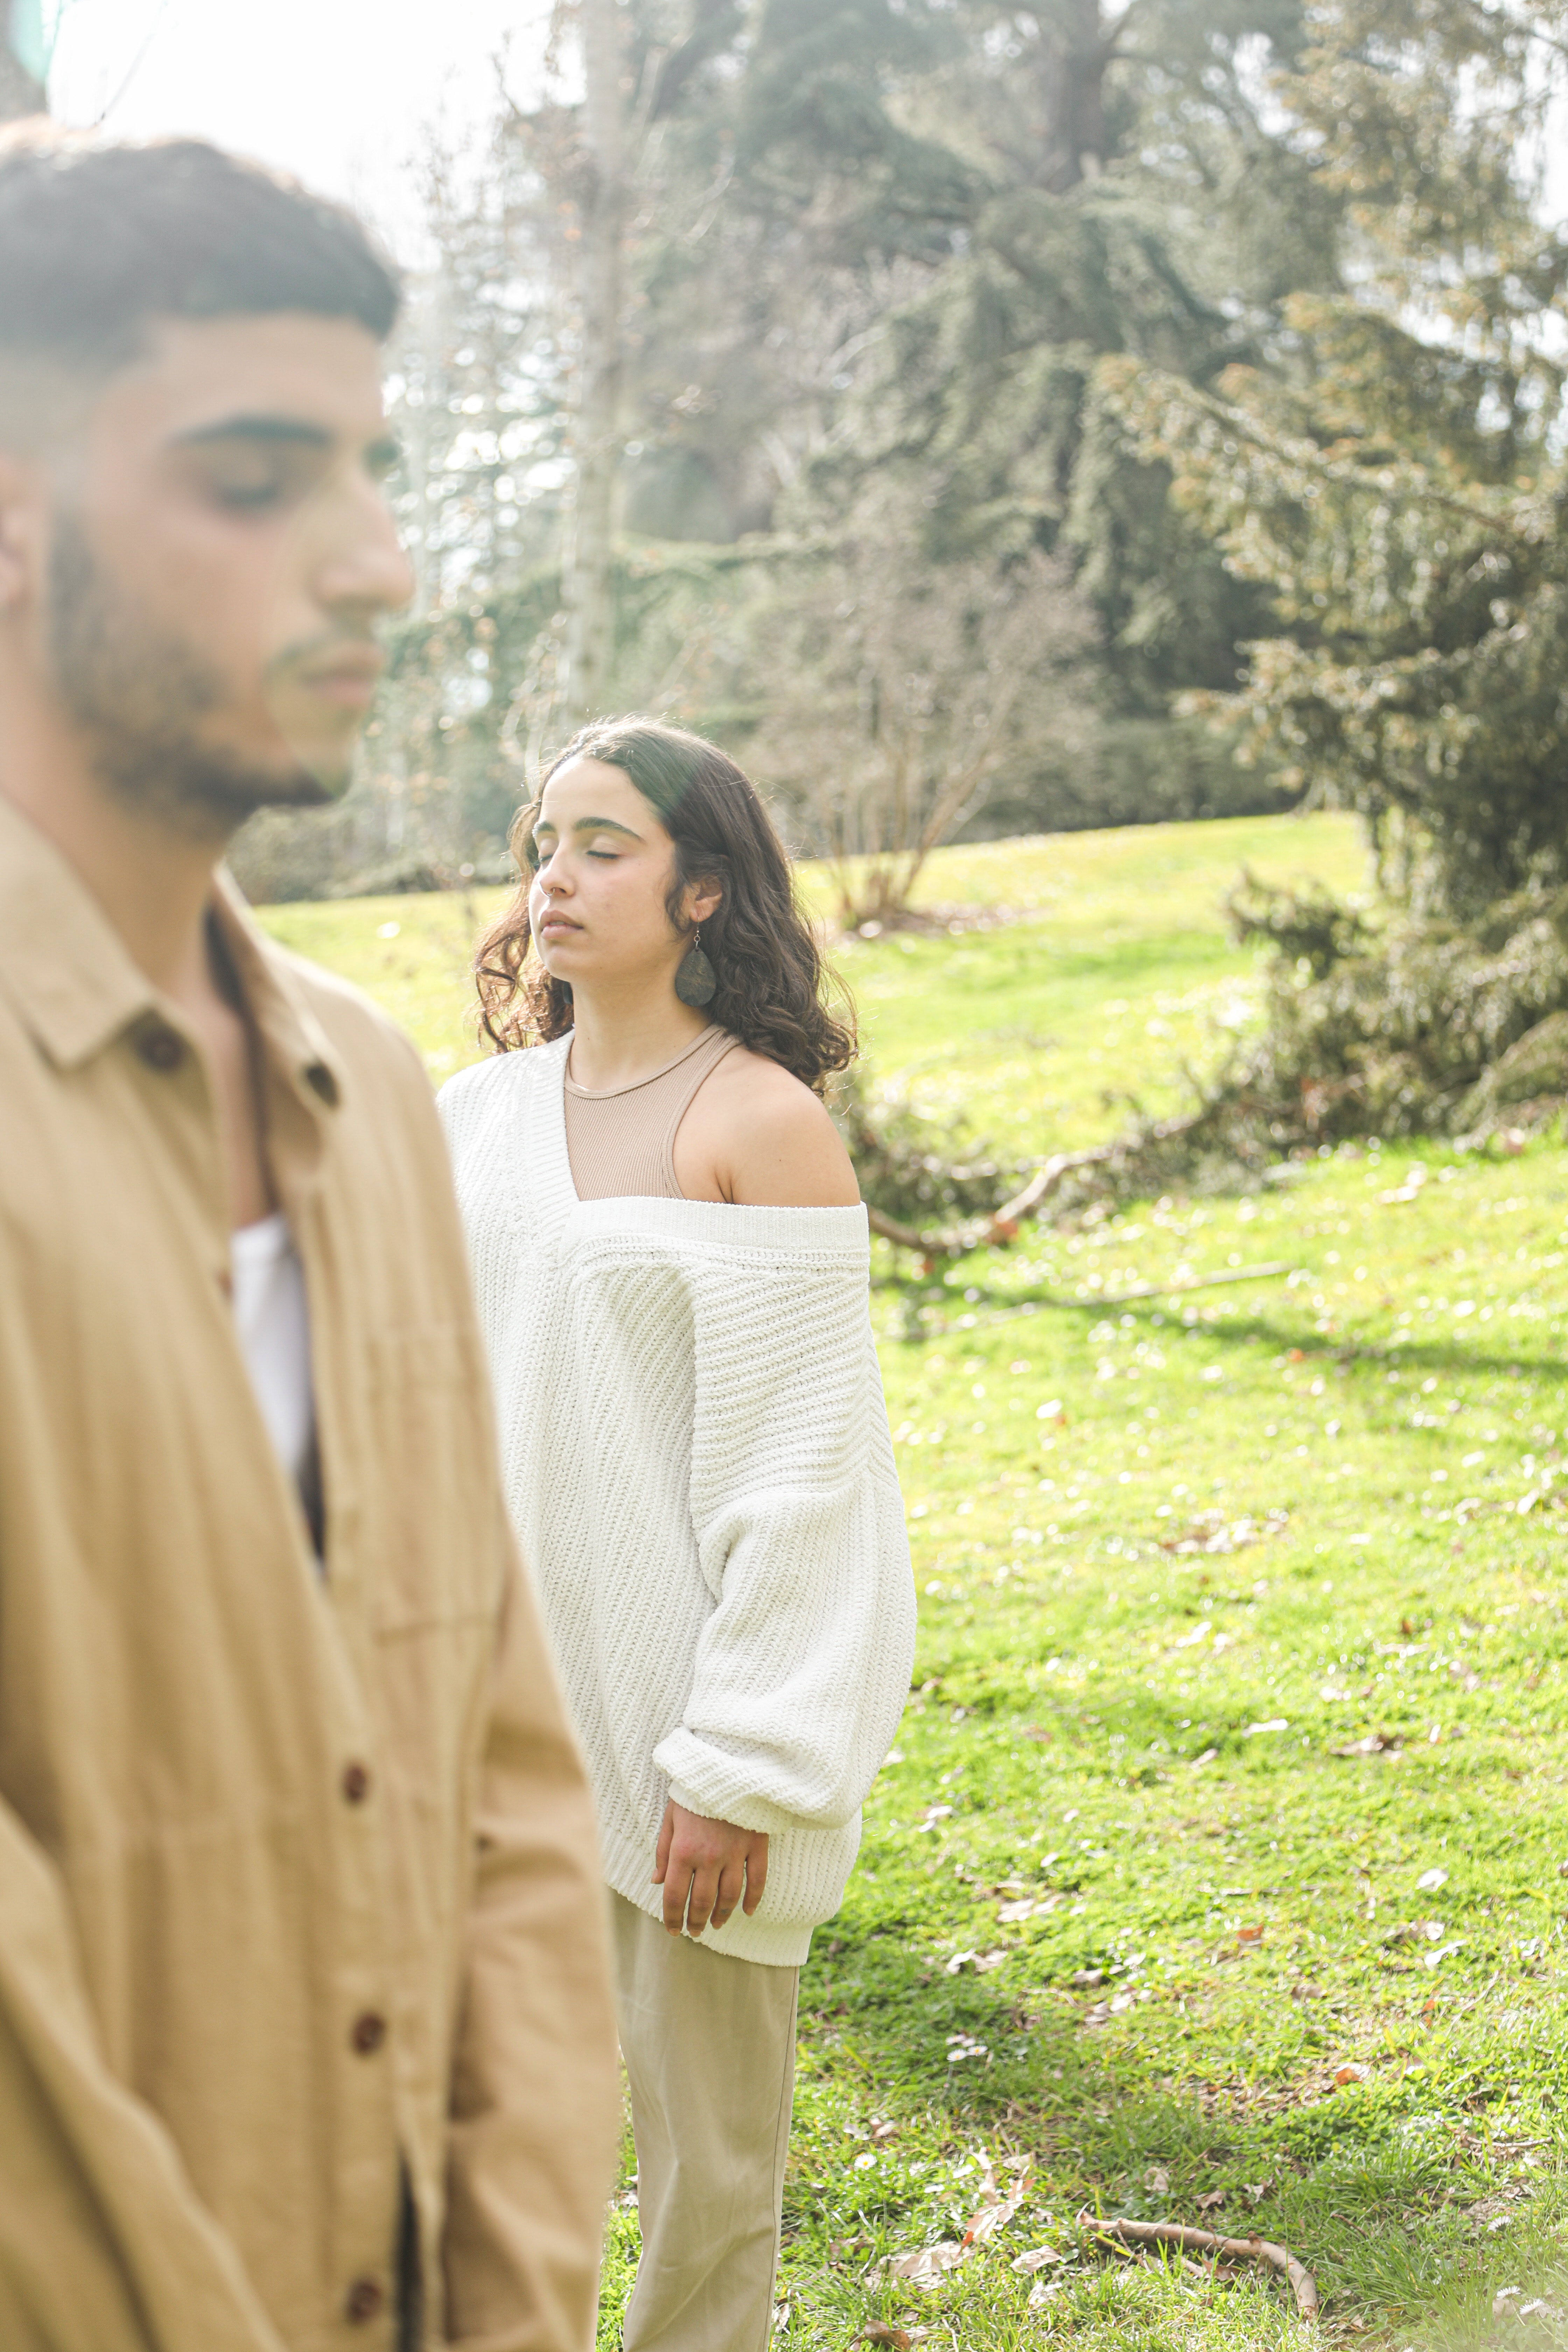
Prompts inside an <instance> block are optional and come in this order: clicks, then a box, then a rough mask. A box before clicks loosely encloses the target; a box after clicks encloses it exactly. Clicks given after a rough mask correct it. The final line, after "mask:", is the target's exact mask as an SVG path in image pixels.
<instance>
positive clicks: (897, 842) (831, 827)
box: [752, 494, 1094, 927]
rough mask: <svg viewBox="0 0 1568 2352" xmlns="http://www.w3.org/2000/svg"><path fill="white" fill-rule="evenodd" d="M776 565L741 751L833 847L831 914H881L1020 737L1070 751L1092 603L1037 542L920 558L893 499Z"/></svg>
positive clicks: (886, 914) (897, 908)
mask: <svg viewBox="0 0 1568 2352" xmlns="http://www.w3.org/2000/svg"><path fill="white" fill-rule="evenodd" d="M790 571H791V572H792V573H794V574H795V576H793V577H791V576H787V575H786V578H785V580H784V582H783V583H781V585H780V588H779V590H778V592H777V602H776V614H777V624H778V625H777V626H776V628H775V629H774V630H773V631H770V632H769V636H770V641H771V644H772V647H773V685H772V688H771V691H770V693H769V697H768V706H767V716H766V718H765V719H763V723H762V725H761V727H760V728H759V730H758V732H757V734H756V736H755V738H754V739H753V744H752V758H753V761H754V762H755V764H756V765H757V767H758V771H759V772H760V773H761V774H762V775H763V777H764V778H765V780H766V781H767V782H768V783H769V784H770V785H771V786H773V788H775V789H777V790H779V791H781V792H782V793H783V794H784V796H785V797H786V798H787V799H788V800H789V802H790V803H791V804H792V805H793V807H794V808H795V811H796V813H797V815H798V817H799V819H800V821H801V822H802V824H803V825H804V829H805V836H806V841H807V844H808V845H809V846H810V847H811V848H812V849H814V850H816V851H817V852H818V853H819V854H822V855H825V856H827V857H828V858H829V859H830V860H831V862H832V866H833V871H834V876H835V879H836V883H837V895H838V905H839V912H840V917H841V919H842V920H843V921H844V922H845V923H846V925H848V926H864V925H866V924H868V923H870V924H874V925H876V926H878V927H880V926H882V925H884V924H887V923H889V922H894V921H897V920H898V919H900V917H902V916H903V915H904V914H905V913H906V911H907V909H908V908H909V904H910V895H911V893H912V891H913V888H914V886H915V883H916V881H917V880H918V878H919V877H920V874H921V869H922V867H923V866H924V865H925V862H926V859H927V858H928V857H929V856H930V855H931V851H932V850H933V849H935V848H937V847H938V846H939V845H941V844H942V842H943V841H945V840H947V839H948V838H949V837H950V836H951V835H952V833H953V832H954V831H955V830H956V828H957V827H958V826H959V825H960V824H963V822H964V821H965V820H966V819H967V818H970V817H973V815H974V814H977V812H978V811H979V810H980V808H981V807H982V806H983V805H984V800H985V796H986V794H987V792H988V791H989V789H990V787H991V786H992V784H993V782H994V780H995V778H996V776H997V774H998V772H1000V771H1001V769H1002V768H1003V766H1004V764H1005V761H1006V760H1007V758H1008V756H1009V754H1010V753H1011V752H1013V751H1015V750H1016V745H1017V743H1018V740H1019V738H1020V736H1021V735H1022V736H1026V737H1027V736H1029V735H1037V734H1038V733H1040V732H1041V731H1043V730H1047V729H1048V730H1051V731H1052V732H1053V733H1055V735H1056V736H1057V738H1058V742H1059V743H1061V744H1062V745H1063V748H1064V749H1065V748H1067V747H1068V745H1070V744H1071V743H1072V742H1073V740H1075V739H1076V740H1077V741H1078V743H1079V746H1080V747H1081V745H1082V742H1083V740H1084V738H1085V736H1086V735H1087V733H1088V732H1089V730H1088V727H1087V725H1086V722H1085V719H1084V715H1083V706H1084V699H1085V697H1084V674H1085V660H1086V656H1087V655H1088V653H1089V649H1090V646H1092V643H1093V635H1094V631H1093V618H1092V614H1091V613H1090V611H1089V607H1088V606H1087V604H1085V602H1084V600H1083V599H1082V598H1081V597H1079V596H1077V595H1076V594H1075V593H1074V591H1073V589H1072V586H1071V583H1070V580H1069V578H1068V574H1067V571H1066V567H1065V566H1064V565H1063V564H1062V563H1061V562H1053V561H1052V560H1051V559H1049V558H1047V557H1046V556H1044V555H1042V554H1040V552H1039V551H1037V550H1035V549H1031V550H1027V551H1025V552H1024V553H1022V554H1021V555H1019V556H1018V557H1017V558H1016V560H1014V561H1013V562H1008V563H1005V564H998V563H994V562H988V561H984V560H971V561H969V562H953V563H949V564H943V565H937V566H928V565H922V564H921V562H919V560H918V556H917V553H916V545H915V543H914V535H913V533H912V531H911V530H910V520H909V518H908V516H907V514H901V513H900V511H899V506H898V501H897V500H896V499H895V498H894V497H893V496H892V495H890V494H884V495H882V496H880V497H877V498H872V499H868V500H867V501H866V503H865V505H864V506H863V508H862V509H861V511H860V513H859V514H858V517H857V518H856V521H855V525H854V527H853V528H852V529H851V530H847V531H846V532H845V533H844V534H843V535H842V536H841V537H840V538H839V539H838V540H837V541H836V542H835V543H833V544H832V545H831V546H830V547H828V548H826V549H825V550H822V551H817V552H815V553H812V554H808V555H805V556H803V557H802V558H800V559H799V561H798V562H797V563H796V564H795V565H792V566H791V567H790Z"/></svg>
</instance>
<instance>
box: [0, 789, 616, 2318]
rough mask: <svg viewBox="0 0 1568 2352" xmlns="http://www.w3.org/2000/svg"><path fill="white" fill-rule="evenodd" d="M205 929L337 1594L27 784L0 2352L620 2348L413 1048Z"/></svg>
mask: <svg viewBox="0 0 1568 2352" xmlns="http://www.w3.org/2000/svg"><path fill="white" fill-rule="evenodd" d="M217 919H218V921H219V922H220V924H221V926H222V929H223V930H224V932H225V935H226V939H227V940H228V943H229V947H230V950H231V953H232V955H233V958H234V961H235V963H236V966H237V971H238V974H239V977H240V982H241V985H242V987H243V989H244V991H245V993H246V997H247V1003H248V1004H249V1006H250V1008H251V1010H252V1013H253V1014H254V1017H255V1020H256V1023H257V1025H258V1031H259V1034H260V1036H261V1039H262V1041H263V1052H264V1057H265V1077H264V1087H265V1095H266V1112H267V1124H268V1141H269V1149H270V1152H271V1157H272V1160H273V1165H274V1170H275V1173H276V1179H277V1182H278V1185H279V1192H280V1193H281V1195H282V1202H283V1206H284V1207H285V1208H286V1210H287V1212H288V1214H289V1219H290V1222H291V1223H292V1226H293V1231H294V1234H295V1237H296V1240H297V1242H298V1244H299V1247H300V1254H301V1256H302V1258H303V1261H304V1265H305V1274H306V1282H307V1287H308V1292H309V1299H310V1318H311V1333H312V1344H313V1350H314V1360H315V1382H316V1398H317V1409H318V1415H319V1423H320V1437H321V1469H322V1478H323V1484H324V1490H325V1572H324V1574H323V1573H322V1572H321V1570H320V1569H319V1567H318V1563H317V1561H316V1559H315V1558H314V1555H313V1553H312V1549H311V1547H310V1539H309V1536H308V1533H307V1528H306V1524H305V1520H304V1517H303V1514H302V1512H301V1510H300V1505H299V1502H298V1499H297V1497H296V1495H295V1493H294V1490H293V1488H292V1486H291V1485H290V1484H289V1481H288V1480H287V1479H286V1478H285V1476H284V1474H283V1472H282V1470H281V1469H280V1467H279V1463H278V1460H277V1458H276V1456H275V1454H274V1453H273V1450H272V1447H271V1444H270V1443H269V1441H268V1435H267V1432H266V1428H265V1426H264V1424H263V1423H262V1421H261V1418H260V1416H259V1414H258V1411H257V1408H256V1405H255V1403H254V1402H253V1398H252V1393H251V1390H250V1387H249V1383H248V1381H247V1375H246V1370H245V1366H244V1363H243V1361H242V1360H241V1357H240V1354H239V1350H238V1348H237V1344H236V1339H235V1333H234V1328H233V1323H232V1318H231V1314H230V1307H229V1300H228V1297H227V1292H226V1286H227V1278H228V1237H227V1232H226V1214H225V1205H224V1189H223V1181H222V1172H221V1169H220V1163H219V1157H218V1139H217V1134H216V1127H215V1122H214V1118H213V1113H212V1108H211V1104H210V1099H209V1097H208V1093H207V1088H206V1082H205V1075H204V1068H203V1064H202V1061H201V1057H200V1055H199V1054H198V1053H197V1052H196V1050H195V1047H194V1045H193V1043H192V1041H191V1039H190V1038H189V1036H188V1035H186V1034H184V1033H183V1032H182V1030H181V1027H180V1024H179V1021H178V1018H177V1016H176V1015H175V1014H174V1012H173V1010H172V1008H171V1007H170V1006H169V1005H167V1004H166V1003H163V1002H162V1001H161V1000H160V999H159V998H158V996H157V995H156V993H155V992H154V991H153V989H152V987H151V986H150V985H149V983H148V982H146V981H145V980H144V979H143V978H142V975H141V973H140V972H139V971H138V970H137V969H136V967H135V966H134V965H133V964H132V962H131V961H130V959H129V957H128V956H127V954H126V952H125V950H124V949H123V948H122V947H121V944H120V941H119V940H118V938H117V936H116V935H115V933H114V932H113V931H112V929H110V926H109V924H108V922H107V921H106V920H105V919H104V917H103V916H102V914H101V913H100V910H99V909H98V908H97V906H96V904H95V903H94V901H93V900H92V899H91V898H89V895H88V893H87V891H86V890H85V889H84V887H82V885H81V884H80V883H79V881H78V879H77V878H76V877H75V876H74V874H73V873H72V872H71V870H70V869H69V868H68V866H67V865H66V864H65V863H64V861H63V860H62V859H61V858H60V857H59V856H58V855H57V853H56V852H55V851H54V849H53V848H52V847H51V846H50V845H48V844H47V842H46V841H45V840H44V839H43V838H42V837H41V836H40V835H38V834H37V831H36V830H34V828H32V827H31V826H30V825H29V824H26V822H25V821H24V820H23V819H22V818H21V817H20V816H19V815H18V814H16V811H15V810H13V809H11V808H10V807H9V806H8V805H7V804H6V803H5V802H4V801H0V2346H3V2347H5V2352H285V2347H286V2352H362V2347H363V2352H383V2348H384V2347H390V2346H391V2345H392V2343H393V2342H394V2340H395V2327H396V2325H397V2315H396V2311H395V2305H396V2304H397V2302H398V2289H397V2282H396V2278H395V2239H396V2234H397V2231H398V2226H399V2214H400V2208H401V2194H400V2186H399V2177H400V2169H402V2168H406V2173H407V2176H408V2179H409V2181H410V2183H411V2186H412V2189H413V2193H414V2198H415V2200H416V2205H417V2210H418V2214H419V2221H420V2240H421V2252H422V2267H423V2273H424V2280H425V2288H426V2335H425V2339H424V2340H425V2341H426V2342H427V2343H428V2344H432V2345H434V2344H437V2343H446V2342H447V2341H449V2342H451V2343H452V2344H455V2345H465V2346H466V2345H469V2344H472V2345H473V2346H475V2347H479V2346H480V2345H482V2346H483V2347H485V2352H574V2347H584V2346H586V2345H587V2344H588V2343H589V2342H590V2340H591V2337H592V2327H593V2320H592V2313H593V2299H594V2284H595V2266H596V2259H597V2252H598V2235H599V2225H600V2219H601V2214H602V2209H603V2202H604V2199H605V2194H606V2192H607V2189H608V2187H609V2184H610V2170H611V2163H612V2158H613V2149H614V2142H615V2137H616V2125H617V2120H618V2102H617V2097H616V2080H615V2044H614V2037H613V2028H612V2023H611V2014H610V2006H609V1995H608V1990H607V1982H606V1973H605V1954H604V1948H603V1937H604V1928H603V1919H602V1904H603V1896H602V1895H601V1892H600V1889H599V1885H598V1864H597V1853H596V1844H595V1832H594V1827H593V1822H592V1820H591V1815H590V1806H589V1800H588V1797H587V1793H586V1788H585V1784H584V1775H583V1770H582V1766H581V1763H580V1761H579V1758H578V1755H577V1752H576V1749H575V1748H574V1743H573V1741H572V1738H571V1737H570V1734H569V1733H568V1731H567V1728H566V1725H565V1721H564V1718H563V1713H562V1707H561V1702H560V1699H559V1696H558V1695H557V1690H556V1685H555V1680H554V1677H553V1675H552V1670H551V1668H550V1665H549V1663H548V1661H547V1658H546V1654H545V1651H544V1647H543V1643H542V1635H541V1632H540V1626H539V1621H538V1617H537V1614H536V1612H535V1607H534V1602H533V1599H532V1596H531V1591H530V1589H529V1587H528V1586H527V1584H526V1582H525V1581H524V1580H522V1579H521V1577H520V1575H519V1573H518V1570H517V1565H516V1560H515V1557H514V1553H513V1550H512V1548H511V1543H510V1537H509V1534H508V1530H507V1526H506V1520H505V1515H504V1511H503V1508H502V1504H501V1499H500V1486H499V1482H498V1477H497V1472H496V1468H495V1465H494V1460H493V1453H494V1445H493V1437H492V1432H491V1425H490V1411H489V1400H488V1394H487V1390H486V1381H485V1375H484V1371H483V1368H482V1359H481V1355H480V1350H479V1340H478V1338H477V1335H476V1331H475V1326H474V1320H473V1314H472V1309H471V1307H470V1302H469V1296H468V1274H467V1268H466V1265H465V1259H464V1250H463V1243H462V1239H461V1235H460V1234H459V1231H458V1223H457V1217H456V1213H455V1210H454V1207H453V1203H452V1200H451V1193H450V1186H449V1182H448V1178H447V1160H446V1153H445V1150H444V1147H443V1144H442V1139H441V1135H440V1130H439V1129H438V1127H437V1120H436V1116H435V1111H434V1108H433V1107H432V1104H431V1101H430V1097H429V1091H428V1088H427V1087H426V1081H425V1078H424V1076H423V1073H422V1072H421V1070H420V1068H419V1066H418V1064H417V1062H416V1059H415V1057H414V1055H413V1053H412V1051H411V1049H410V1048H409V1046H408V1045H406V1044H405V1041H404V1040H403V1039H402V1038H401V1037H400V1036H398V1035H397V1034H396V1033H395V1031H393V1030H392V1029H391V1028H390V1027H389V1026H388V1024H385V1023H384V1021H383V1020H382V1019H381V1018H380V1017H379V1015H377V1014H376V1013H374V1012H373V1011H372V1010H371V1009H370V1008H369V1007H368V1006H367V1005H366V1004H365V1003H363V1001H362V1000H361V999H360V998H358V997H357V996H356V995H354V994H353V992H351V991H349V990H347V989H345V988H343V987H341V986H340V985H338V984H337V983H336V982H333V981H331V980H330V979H328V978H327V977H326V976H325V975H324V974H321V973H320V972H316V971H310V969H308V968H307V967H304V966H302V965H300V964H298V963H296V962H294V961H291V960H290V959H289V958H287V957H286V956H284V955H283V954H282V953H281V952H280V951H279V950H276V949H275V948H273V947H272V946H270V945H269V944H268V942H266V941H265V940H263V939H262V938H261V936H260V934H259V933H258V931H257V930H256V929H254V927H253V926H252V925H251V924H250V922H249V921H248V919H247V917H246V915H245V913H244V910H243V908H242V907H241V906H240V905H239V903H238V901H237V898H234V897H233V896H232V895H230V894H223V895H222V896H221V898H220V903H219V905H218V908H217Z"/></svg>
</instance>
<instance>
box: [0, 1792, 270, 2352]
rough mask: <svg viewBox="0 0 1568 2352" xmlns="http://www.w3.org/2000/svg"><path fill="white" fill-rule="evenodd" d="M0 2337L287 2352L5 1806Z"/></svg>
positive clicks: (61, 1900)
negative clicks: (103, 2019)
mask: <svg viewBox="0 0 1568 2352" xmlns="http://www.w3.org/2000/svg"><path fill="white" fill-rule="evenodd" d="M0 1919H3V1920H4V1923H5V1926H4V1933H3V1934H0V2344H3V2345H4V2346H5V2352H83V2347H87V2346H89V2345H91V2346H94V2347H97V2346H102V2347H105V2352H110V2347H112V2352H284V2347H283V2345H282V2342H281V2339H280V2338H279V2336H278V2335H277V2334H276V2333H275V2331H274V2329H273V2327H272V2325H271V2323H270V2321H269V2320H268V2317H267V2315H266V2313H265V2312H264V2311H263V2309H262V2307H261V2305H260V2303H259V2301H258V2298H257V2295H256V2294H255V2291H254V2290H253V2288H252V2287H251V2285H250V2284H249V2281H248V2280H247V2277H246V2275H245V2273H244V2270H243V2268H242V2265H241V2263H240V2260H239V2256H238V2254H237V2252H236V2250H235V2248H234V2246H233V2245H232V2243H231V2242H229V2240H228V2239H227V2238H226V2235H225V2234H224V2232H223V2231H221V2230H220V2228H219V2226H218V2224H217V2222H216V2220H215V2218H214V2217H213V2215H212V2214H211V2213H210V2212H209V2211H208V2210H206V2208H205V2206H204V2205H203V2204H202V2203H201V2202H200V2200H199V2199H198V2198H197V2197H196V2194H195V2189H193V2187H192V2186H191V2183H190V2180H189V2179H188V2178H187V2176H186V2174H185V2171H184V2166H183V2164H182V2163H181V2160H180V2157H179V2154H178V2152H177V2150H176V2149H175V2147H174V2142H173V2140H172V2139H171V2138H170V2137H169V2134H168V2132H167V2131H166V2130H165V2129H164V2126H163V2123H162V2121H161V2120H160V2119H159V2117H158V2116H156V2115H154V2113H153V2110H152V2109H151V2108H150V2107H148V2106H147V2105H145V2104H144V2102H142V2101H141V2100H139V2099H137V2098H136V2097H135V2096H134V2095H132V2092H131V2091H130V2090H129V2089H127V2087H126V2086H125V2084H123V2083H121V2081H120V2080H119V2078H118V2077H117V2076H116V2075H115V2074H112V2073H111V2072H110V2068H109V2066H108V2064H107V2063H106V2061H105V2059H104V2057H103V2054H102V2050H101V2046H100V2037H99V2033H98V2029H97V2025H96V2021H95V2019H94V2016H93V2011H92V2008H91V2004H90V2002H89V1998H88V1994H87V1990H86V1985H85V1982H84V1979H83V1976H82V1972H81V1969H80V1967H79V1960H78V1955H77V1950H76V1944H75V1937H74V1934H73V1931H72V1927H71V1925H70V1916H69V1907H68V1903H67V1900H66V1895H65V1891H64V1888H63V1886H62V1885H61V1883H60V1880H59V1876H58V1872H57V1870H56V1868H55V1866H54V1864H53V1863H52V1862H51V1861H50V1860H49V1858H48V1856H47V1854H46V1853H44V1852H43V1850H42V1848H41V1847H40V1846H39V1845H38V1844H37V1841H36V1840H35V1839H34V1838H32V1837H31V1836H30V1835H29V1833H28V1832H27V1831H26V1829H25V1828H24V1827H23V1825H22V1823H21V1822H19V1821H18V1819H17V1817H16V1813H15V1812H14V1811H12V1810H11V1808H10V1807H8V1806H5V1805H0Z"/></svg>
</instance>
